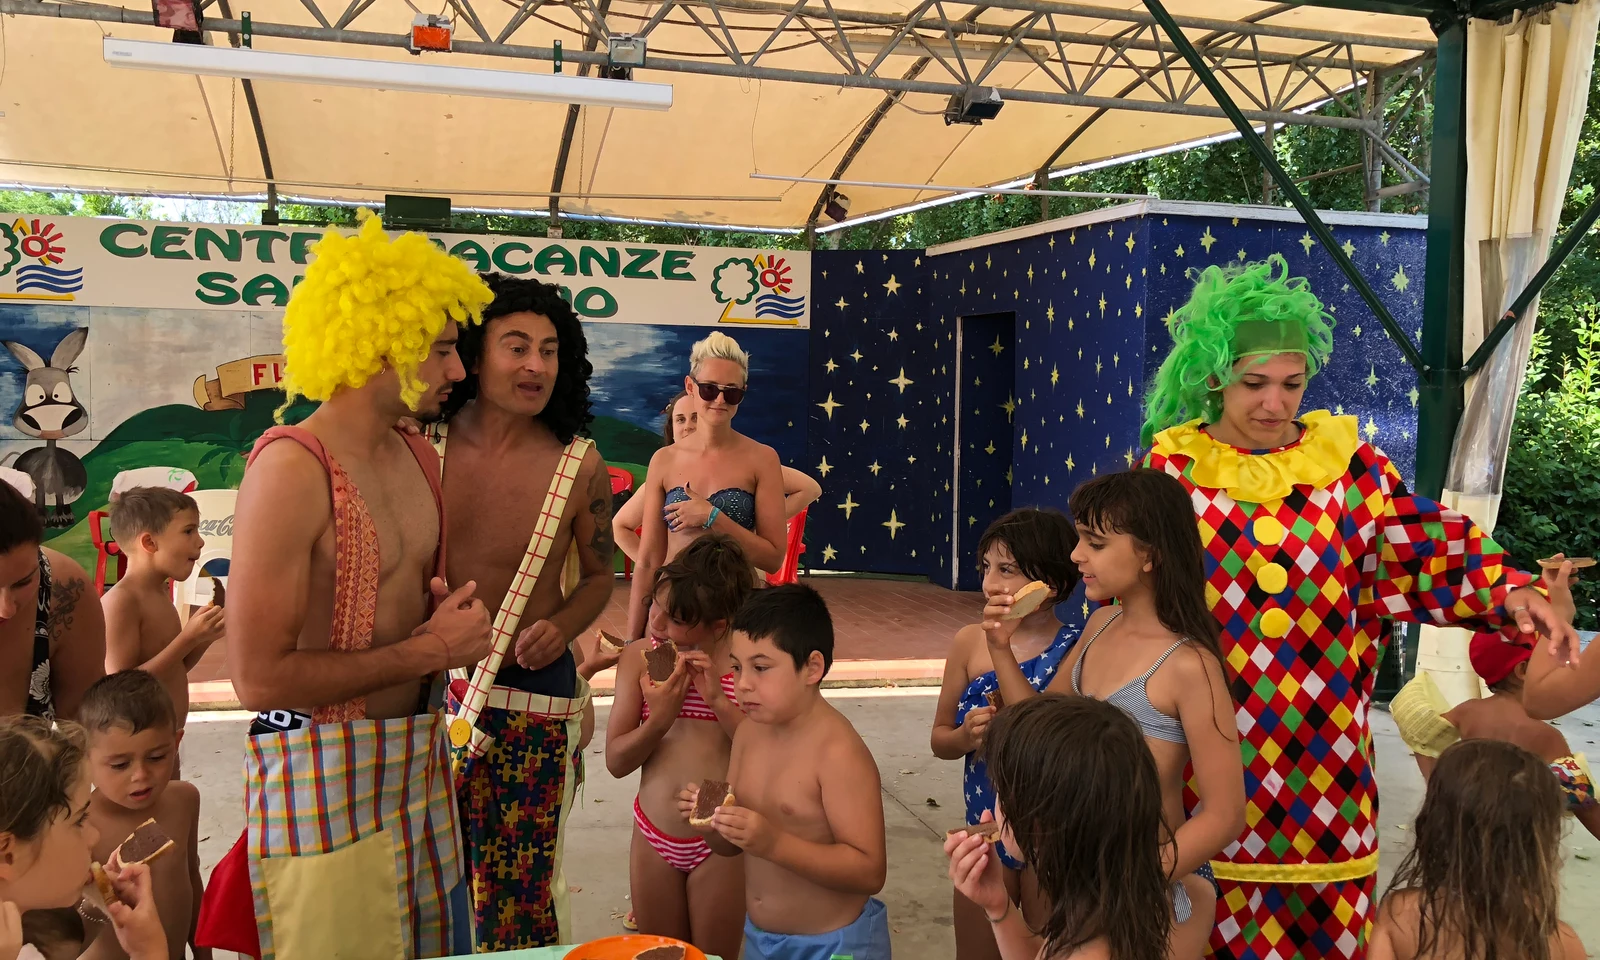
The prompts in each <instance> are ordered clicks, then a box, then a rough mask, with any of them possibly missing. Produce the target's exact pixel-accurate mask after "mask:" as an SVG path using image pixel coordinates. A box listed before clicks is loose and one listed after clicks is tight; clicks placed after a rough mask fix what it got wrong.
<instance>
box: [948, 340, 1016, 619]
mask: <svg viewBox="0 0 1600 960" xmlns="http://www.w3.org/2000/svg"><path fill="white" fill-rule="evenodd" d="M960 323H961V328H960V330H959V335H958V336H957V338H956V339H957V341H958V342H959V343H960V344H961V362H960V365H959V366H958V367H957V370H958V371H959V376H960V379H959V381H958V383H959V384H960V402H959V404H958V405H957V408H956V410H957V412H956V418H955V419H956V434H955V443H956V446H957V447H958V448H959V449H960V451H961V470H960V471H959V472H958V473H957V476H956V478H955V481H956V484H957V485H958V489H956V490H955V491H953V492H954V494H955V503H956V504H957V505H958V507H959V509H958V510H957V513H958V514H959V516H960V517H961V518H962V520H961V521H959V522H961V523H965V524H966V525H967V526H968V527H969V528H970V529H971V531H972V532H973V533H977V534H978V536H963V537H960V545H961V549H960V550H959V551H958V552H957V553H956V555H955V556H954V558H953V561H954V563H955V586H956V589H958V590H977V589H979V588H980V587H981V586H982V577H981V576H980V574H979V572H978V560H979V559H980V558H979V557H978V553H977V547H978V540H979V539H981V537H982V531H983V530H985V529H987V528H988V526H989V524H991V523H993V522H994V521H995V520H997V519H999V518H1000V517H1002V516H1004V515H1005V514H1006V513H1007V512H1008V511H1009V510H1010V509H1011V498H1012V494H1013V484H1012V477H1013V472H1012V464H1013V458H1014V455H1015V451H1014V450H1013V449H1012V440H1011V438H1012V437H1013V435H1014V434H1015V430H1014V429H1013V420H1014V419H1015V407H1016V402H1015V400H1014V398H1015V396H1016V392H1017V386H1016V363H1015V362H1014V360H1013V356H1012V355H1013V353H1015V351H1014V350H1011V349H1008V347H1009V345H1011V344H1013V343H1014V342H1015V341H1016V326H1017V320H1016V314H1015V313H1012V312H1009V311H1007V312H1004V313H986V314H979V315H977V316H971V317H962V318H961V320H960ZM939 532H940V533H942V534H944V535H946V536H949V535H950V534H951V533H952V531H951V530H949V529H944V530H941V531H939ZM956 532H957V533H958V534H959V531H956Z"/></svg>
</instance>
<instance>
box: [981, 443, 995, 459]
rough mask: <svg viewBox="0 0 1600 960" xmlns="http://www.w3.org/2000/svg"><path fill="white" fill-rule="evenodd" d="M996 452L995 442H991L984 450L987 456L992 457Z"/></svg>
mask: <svg viewBox="0 0 1600 960" xmlns="http://www.w3.org/2000/svg"><path fill="white" fill-rule="evenodd" d="M994 450H995V446H994V441H993V440H990V441H989V445H988V446H987V447H984V448H983V452H984V453H987V454H989V455H991V456H993V455H994Z"/></svg>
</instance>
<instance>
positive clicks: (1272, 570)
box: [1256, 563, 1289, 593]
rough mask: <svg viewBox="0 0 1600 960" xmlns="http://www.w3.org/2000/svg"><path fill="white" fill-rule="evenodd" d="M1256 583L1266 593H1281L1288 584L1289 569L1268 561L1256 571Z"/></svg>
mask: <svg viewBox="0 0 1600 960" xmlns="http://www.w3.org/2000/svg"><path fill="white" fill-rule="evenodd" d="M1256 584H1257V585H1259V586H1260V587H1261V589H1263V590H1265V591H1267V592H1268V593H1282V592H1283V588H1284V587H1287V586H1288V585H1289V571H1287V570H1285V569H1283V567H1282V566H1281V565H1280V564H1276V563H1269V564H1267V565H1265V566H1263V567H1262V568H1261V569H1260V570H1257V571H1256Z"/></svg>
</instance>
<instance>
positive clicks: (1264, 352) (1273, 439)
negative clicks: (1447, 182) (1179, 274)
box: [1143, 256, 1576, 960]
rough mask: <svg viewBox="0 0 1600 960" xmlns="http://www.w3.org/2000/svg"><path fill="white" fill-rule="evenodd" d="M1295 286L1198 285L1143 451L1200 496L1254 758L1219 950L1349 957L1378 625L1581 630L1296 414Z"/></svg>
mask: <svg viewBox="0 0 1600 960" xmlns="http://www.w3.org/2000/svg"><path fill="white" fill-rule="evenodd" d="M1288 273H1289V268H1288V264H1287V263H1285V262H1284V260H1283V258H1282V257H1280V256H1272V257H1270V258H1268V260H1267V261H1266V262H1264V263H1254V264H1248V265H1245V266H1242V267H1238V268H1234V269H1229V270H1224V269H1221V268H1218V267H1208V268H1207V269H1206V270H1205V271H1204V272H1202V273H1201V274H1200V275H1199V277H1198V278H1197V282H1196V284H1195V290H1194V295H1193V296H1192V297H1191V298H1190V300H1189V302H1188V303H1187V304H1186V305H1185V306H1184V307H1183V308H1182V309H1180V310H1178V311H1176V313H1175V314H1174V316H1173V319H1172V320H1171V322H1170V330H1171V333H1172V341H1173V342H1172V352H1171V354H1169V355H1168V357H1167V359H1166V361H1165V362H1164V363H1163V364H1162V365H1161V369H1160V371H1159V372H1158V373H1157V374H1156V378H1155V382H1154V384H1153V386H1152V387H1151V390H1150V393H1149V396H1148V398H1147V400H1146V416H1147V419H1146V421H1145V424H1144V434H1143V439H1144V441H1145V442H1146V443H1149V442H1150V441H1151V440H1152V439H1153V440H1154V446H1153V447H1152V449H1151V452H1150V455H1149V458H1148V460H1147V465H1149V466H1152V467H1155V468H1157V469H1162V470H1165V471H1167V472H1168V473H1169V474H1171V475H1173V476H1175V477H1177V478H1178V479H1179V480H1180V481H1182V482H1183V484H1184V486H1185V487H1187V488H1188V490H1189V492H1190V496H1191V499H1192V500H1193V501H1194V505H1195V511H1196V513H1197V514H1198V519H1199V523H1200V534H1201V540H1202V542H1203V543H1204V545H1205V561H1206V574H1207V580H1208V582H1207V585H1206V599H1207V603H1208V605H1209V606H1210V607H1211V609H1212V612H1213V613H1215V614H1216V617H1217V619H1218V620H1219V621H1221V623H1222V650H1223V653H1224V655H1225V658H1226V663H1225V666H1224V669H1225V671H1226V673H1227V675H1228V680H1229V683H1230V686H1231V688H1232V691H1233V698H1234V701H1235V704H1236V708H1237V720H1238V725H1239V734H1240V740H1241V747H1242V750H1243V752H1244V776H1245V794H1246V797H1247V803H1246V806H1245V816H1246V823H1245V829H1244V833H1243V834H1242V835H1241V836H1240V837H1239V838H1238V840H1237V841H1235V842H1234V843H1233V844H1231V845H1230V846H1228V847H1227V849H1225V850H1224V851H1223V852H1222V854H1221V855H1220V856H1219V857H1218V858H1217V859H1216V860H1213V861H1212V864H1211V866H1212V869H1213V870H1214V871H1215V874H1216V882H1217V886H1218V898H1217V920H1216V927H1215V928H1214V930H1213V931H1212V935H1211V950H1212V951H1213V952H1214V953H1215V955H1216V956H1218V957H1228V958H1240V960H1243V958H1251V960H1265V958H1279V957H1302V956H1303V957H1319V958H1321V957H1326V958H1344V960H1353V958H1359V957H1363V956H1365V954H1366V937H1367V927H1368V921H1369V919H1370V917H1371V911H1372V905H1373V900H1374V892H1375V891H1374V884H1375V881H1376V879H1377V871H1378V831H1377V827H1378V796H1377V788H1376V785H1375V784H1374V783H1373V776H1372V754H1371V746H1372V733H1371V728H1370V727H1369V726H1368V722H1367V713H1368V708H1369V707H1370V705H1371V700H1372V683H1373V677H1374V674H1375V673H1376V670H1377V665H1378V658H1379V656H1380V654H1381V652H1382V650H1381V646H1382V643H1383V638H1384V637H1386V636H1387V630H1386V628H1385V626H1384V625H1383V624H1382V623H1381V621H1382V620H1383V619H1396V620H1412V621H1422V622H1428V623H1435V624H1445V623H1459V624H1463V625H1469V626H1472V627H1473V628H1474V629H1480V630H1481V629H1501V628H1504V629H1506V630H1507V632H1508V633H1513V634H1514V633H1515V632H1517V631H1520V632H1522V633H1525V634H1527V633H1531V631H1533V629H1534V627H1535V625H1537V626H1538V627H1539V629H1540V630H1541V631H1542V632H1544V633H1546V634H1548V635H1550V636H1552V637H1557V636H1563V637H1564V636H1567V635H1570V634H1572V628H1571V626H1570V625H1568V624H1566V623H1563V622H1562V619H1561V617H1560V616H1559V615H1557V614H1556V613H1555V612H1554V611H1553V610H1552V609H1551V607H1550V605H1549V603H1548V601H1547V600H1546V599H1545V597H1544V596H1543V595H1541V594H1540V593H1538V592H1536V591H1535V590H1533V589H1530V588H1529V584H1530V582H1531V581H1532V577H1530V576H1529V575H1528V574H1526V573H1524V572H1522V571H1519V570H1516V569H1513V568H1512V567H1510V566H1509V565H1508V564H1507V562H1506V558H1505V556H1504V553H1503V551H1502V550H1501V549H1500V547H1499V546H1497V545H1496V544H1495V542H1494V541H1493V540H1491V539H1489V537H1488V536H1486V535H1485V534H1484V533H1483V531H1482V530H1480V529H1479V528H1478V527H1477V526H1475V525H1474V524H1473V522H1472V521H1471V520H1470V519H1468V518H1467V517H1464V516H1462V515H1461V514H1459V513H1456V512H1454V511H1452V510H1448V509H1446V508H1444V507H1442V506H1440V505H1439V504H1437V503H1434V502H1433V501H1431V500H1426V499H1424V498H1422V497H1417V496H1413V495H1412V494H1411V493H1410V492H1409V491H1408V490H1407V489H1406V486H1405V482H1404V481H1403V480H1401V478H1400V474H1399V473H1398V472H1397V471H1396V470H1395V468H1394V466H1393V465H1392V464H1391V463H1390V462H1389V459H1388V458H1387V457H1385V456H1384V455H1383V454H1382V453H1381V452H1379V451H1378V450H1377V449H1375V448H1374V447H1372V446H1371V445H1370V444H1368V443H1366V442H1364V441H1363V440H1362V439H1361V437H1360V434H1359V433H1358V432H1357V429H1356V420H1355V418H1354V417H1343V416H1333V415H1331V414H1329V413H1328V412H1326V411H1317V412H1314V413H1307V414H1303V415H1302V414H1301V413H1300V412H1299V411H1300V400H1301V397H1302V396H1303V394H1304V392H1305V388H1306V382H1307V381H1308V380H1309V379H1310V378H1311V377H1313V376H1315V375H1316V374H1317V372H1318V371H1319V370H1320V369H1321V368H1322V367H1323V366H1324V365H1325V364H1326V363H1327V361H1328V358H1329V356H1330V355H1331V353H1332V350H1333V336H1332V330H1331V324H1332V320H1333V318H1332V317H1330V316H1329V315H1328V314H1327V312H1326V311H1325V310H1324V309H1323V307H1322V304H1321V303H1320V302H1319V301H1318V300H1317V298H1316V297H1315V296H1314V295H1313V294H1312V293H1311V290H1310V288H1309V284H1308V283H1307V282H1306V280H1305V279H1304V278H1299V277H1296V278H1290V277H1289V275H1288ZM1572 640H1573V641H1574V643H1575V641H1576V636H1575V635H1573V636H1572ZM1188 799H1189V802H1190V804H1191V805H1192V804H1193V803H1194V801H1195V797H1194V795H1193V793H1192V792H1191V793H1190V794H1189V796H1188Z"/></svg>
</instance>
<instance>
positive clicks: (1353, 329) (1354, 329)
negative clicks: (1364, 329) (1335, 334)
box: [1350, 323, 1361, 337]
mask: <svg viewBox="0 0 1600 960" xmlns="http://www.w3.org/2000/svg"><path fill="white" fill-rule="evenodd" d="M1350 332H1351V333H1353V334H1355V335H1356V336H1358V337H1359V336H1361V324H1359V323H1358V324H1356V325H1355V326H1354V327H1351V328H1350Z"/></svg>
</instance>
